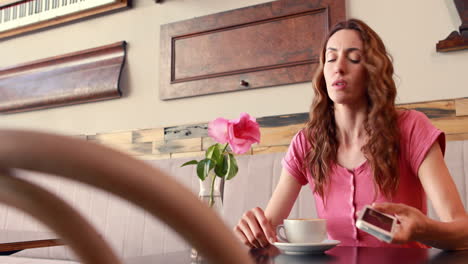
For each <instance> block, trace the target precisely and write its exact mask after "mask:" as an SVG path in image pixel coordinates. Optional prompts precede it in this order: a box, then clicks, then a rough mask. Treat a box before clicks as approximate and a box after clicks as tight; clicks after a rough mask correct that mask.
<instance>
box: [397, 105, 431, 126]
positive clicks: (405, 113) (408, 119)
mask: <svg viewBox="0 0 468 264" xmlns="http://www.w3.org/2000/svg"><path fill="white" fill-rule="evenodd" d="M397 113H398V125H399V127H400V130H407V129H411V128H413V127H415V126H419V125H421V124H426V123H428V122H430V121H429V118H428V117H427V116H426V115H425V114H424V113H422V112H419V111H416V110H413V109H399V110H397Z"/></svg>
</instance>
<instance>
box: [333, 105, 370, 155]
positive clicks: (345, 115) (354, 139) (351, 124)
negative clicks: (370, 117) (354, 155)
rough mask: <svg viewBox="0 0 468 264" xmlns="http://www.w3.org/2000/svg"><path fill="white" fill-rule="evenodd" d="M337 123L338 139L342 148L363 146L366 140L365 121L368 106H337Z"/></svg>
mask: <svg viewBox="0 0 468 264" xmlns="http://www.w3.org/2000/svg"><path fill="white" fill-rule="evenodd" d="M334 114H335V122H336V128H337V137H338V138H337V139H338V141H339V142H340V145H342V146H352V145H356V144H358V145H362V144H363V142H364V141H365V139H366V136H367V134H366V131H365V129H364V121H365V120H366V117H367V106H362V107H356V106H354V107H350V106H348V105H335V113H334Z"/></svg>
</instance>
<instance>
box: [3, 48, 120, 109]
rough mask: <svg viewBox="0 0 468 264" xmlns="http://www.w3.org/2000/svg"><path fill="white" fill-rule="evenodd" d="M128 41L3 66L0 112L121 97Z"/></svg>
mask: <svg viewBox="0 0 468 264" xmlns="http://www.w3.org/2000/svg"><path fill="white" fill-rule="evenodd" d="M125 47H126V43H125V41H122V42H117V43H114V44H110V45H106V46H102V47H97V48H93V49H87V50H83V51H78V52H73V53H69V54H65V55H60V56H55V57H51V58H46V59H42V60H37V61H33V62H29V63H25V64H20V65H15V66H11V67H7V68H3V69H0V112H1V113H15V112H23V111H30V110H37V109H43V108H49V107H57V106H62V105H69V104H77V103H84V102H92V101H99V100H106V99H112V98H119V97H121V95H122V93H121V91H120V87H119V80H120V75H121V72H122V68H123V65H124V62H125V54H126V48H125Z"/></svg>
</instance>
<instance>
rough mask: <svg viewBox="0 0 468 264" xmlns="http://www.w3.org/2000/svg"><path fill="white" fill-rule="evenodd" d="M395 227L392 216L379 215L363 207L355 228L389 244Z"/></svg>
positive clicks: (395, 221)
mask: <svg viewBox="0 0 468 264" xmlns="http://www.w3.org/2000/svg"><path fill="white" fill-rule="evenodd" d="M396 226H397V219H396V218H395V217H394V216H391V215H388V214H384V213H381V212H379V211H376V210H374V209H372V207H370V206H368V205H367V206H365V207H364V208H363V209H362V210H361V213H360V214H359V217H358V219H357V221H356V227H357V228H359V229H361V230H362V231H364V232H367V233H369V234H371V235H373V236H375V237H376V238H378V239H380V240H383V241H385V242H387V243H390V242H391V241H392V239H393V233H394V231H395V229H396Z"/></svg>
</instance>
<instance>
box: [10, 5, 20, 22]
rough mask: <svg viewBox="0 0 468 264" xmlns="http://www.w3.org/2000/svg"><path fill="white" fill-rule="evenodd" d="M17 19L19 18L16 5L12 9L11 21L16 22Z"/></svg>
mask: <svg viewBox="0 0 468 264" xmlns="http://www.w3.org/2000/svg"><path fill="white" fill-rule="evenodd" d="M16 17H18V6H17V5H14V6H12V8H11V20H16Z"/></svg>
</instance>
